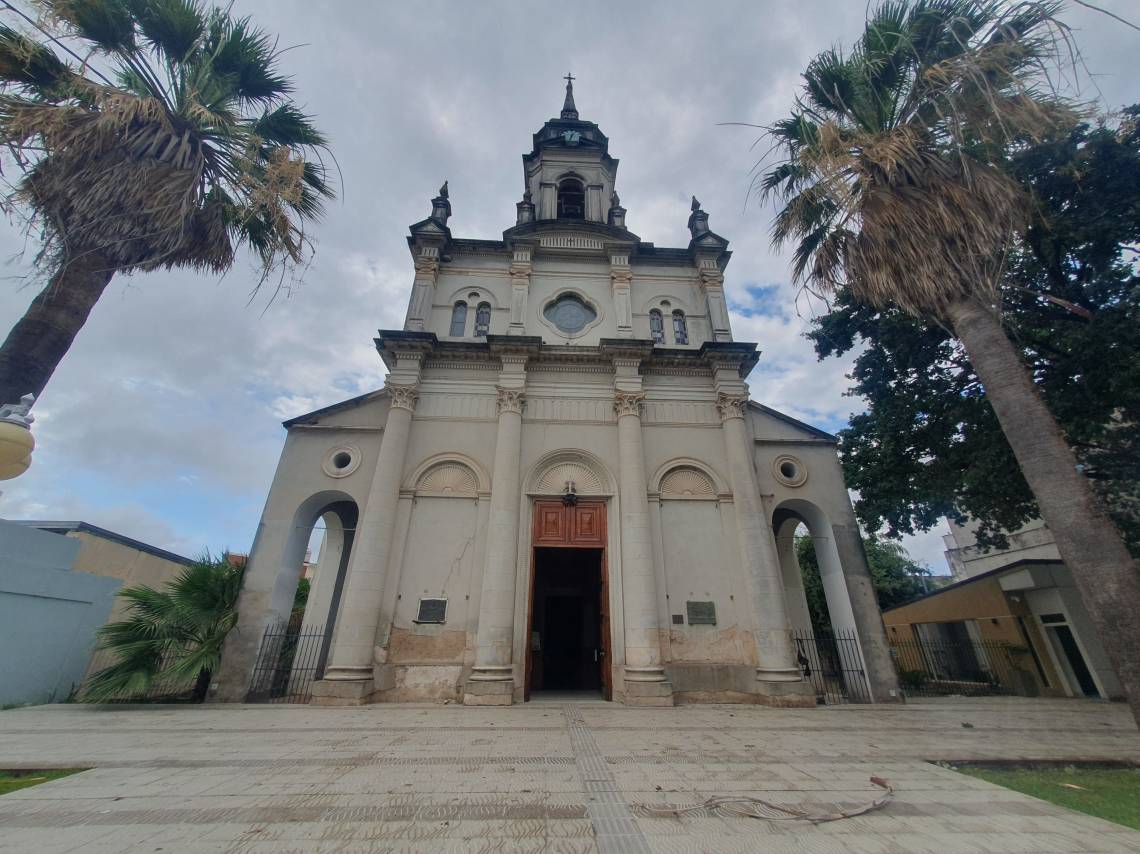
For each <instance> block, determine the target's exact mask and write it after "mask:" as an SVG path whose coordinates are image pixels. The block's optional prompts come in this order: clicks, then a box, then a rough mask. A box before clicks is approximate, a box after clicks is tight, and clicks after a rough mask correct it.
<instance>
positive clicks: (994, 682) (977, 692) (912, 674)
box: [891, 640, 1038, 697]
mask: <svg viewBox="0 0 1140 854" xmlns="http://www.w3.org/2000/svg"><path fill="white" fill-rule="evenodd" d="M1017 651H1018V648H1016V647H1011V646H1010V645H1009V644H1005V643H995V642H992V641H930V640H892V641H891V655H892V656H893V657H894V659H895V664H896V665H897V667H898V671H899V684H900V686H901V687H902V689H903V690H904V691H905V692H906V693H907V694H910V695H913V696H926V697H938V696H947V695H950V694H961V695H964V696H967V697H979V696H994V695H1001V694H1021V695H1035V694H1036V693H1038V691H1037V682H1036V679H1035V678H1034V676H1033V674H1032V673H1031V672H1029V670H1028V669H1026V668H1025V667H1023V666H1021V664H1022V663H1021V662H1019V661H1016V660H1015V653H1016V652H1017Z"/></svg>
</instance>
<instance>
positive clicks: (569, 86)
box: [562, 72, 578, 121]
mask: <svg viewBox="0 0 1140 854" xmlns="http://www.w3.org/2000/svg"><path fill="white" fill-rule="evenodd" d="M562 79H563V80H565V81H566V100H565V101H564V102H563V104H562V118H564V119H573V120H574V121H577V120H578V108H577V107H576V106H574V80H575V79H576V78H575V77H574V75H573V74H571V73H569V72H567V73H566V76H565V77H563V78H562Z"/></svg>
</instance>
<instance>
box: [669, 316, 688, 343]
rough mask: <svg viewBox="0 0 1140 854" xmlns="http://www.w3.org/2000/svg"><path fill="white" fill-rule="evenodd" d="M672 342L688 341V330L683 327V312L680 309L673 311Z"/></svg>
mask: <svg viewBox="0 0 1140 854" xmlns="http://www.w3.org/2000/svg"><path fill="white" fill-rule="evenodd" d="M673 343H674V344H688V343H689V330H688V329H687V328H686V327H685V312H683V311H681V310H680V309H677V310H676V311H674V312H673Z"/></svg>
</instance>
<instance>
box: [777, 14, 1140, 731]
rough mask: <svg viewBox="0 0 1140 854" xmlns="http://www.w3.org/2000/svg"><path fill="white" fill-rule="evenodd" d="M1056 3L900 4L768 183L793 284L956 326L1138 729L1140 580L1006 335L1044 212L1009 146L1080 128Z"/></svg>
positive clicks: (810, 89)
mask: <svg viewBox="0 0 1140 854" xmlns="http://www.w3.org/2000/svg"><path fill="white" fill-rule="evenodd" d="M1060 9H1061V4H1060V3H1058V2H1052V1H1051V0H1045V1H1044V2H1035V0H1025V2H1013V0H1010V2H1006V0H910V1H909V2H903V1H900V2H894V1H893V0H892V2H887V3H884V4H883V5H882V6H880V7H879V8H878V9H876V10H875V11H874V12H873V13H872V14H871V16H870V18H869V19H868V22H867V24H866V29H865V31H864V33H863V35H862V38H861V39H860V40H859V41H858V42H857V44H856V45H855V47H854V48H853V49H852V50H851V51H850V52H849V53H848V54H846V55H845V54H843V53H841V52H839V51H837V50H829V51H825V52H824V53H821V54H819V55H818V56H817V57H816V58H815V59H813V60H812V61H811V62H810V64H809V65H808V67H807V70H806V72H805V74H804V81H805V84H804V87H803V94H802V96H801V97H800V98H798V99H797V102H796V106H795V108H794V110H793V112H792V114H791V116H790V117H789V118H787V119H784V120H782V121H780V122H778V123H777V124H775V125H774V126H773V127H771V128H769V129H768V133H769V134H770V136H771V138H772V139H773V141H774V148H773V150H774V151H775V152H776V153H777V156H778V158H779V160H778V162H777V163H775V164H774V166H773V167H772V168H771V169H770V171H767V172H766V174H764V175H763V177H762V178H761V183H760V189H761V192H762V193H763V194H764V195H765V196H775V197H776V198H778V199H779V201H780V202H781V204H782V208H781V210H780V211H779V212H778V214H777V216H776V219H775V222H774V225H773V238H774V241H775V243H776V244H777V245H780V244H784V243H787V242H792V243H794V244H795V249H794V254H793V271H794V275H795V277H796V279H797V280H798V281H800V282H801V283H803V284H804V285H805V286H806V287H808V288H811V289H813V290H815V291H817V292H820V293H825V294H826V293H835V292H836V291H838V290H840V289H843V288H845V289H847V290H848V291H849V293H850V294H851V295H852V296H853V297H854V298H855V299H856V300H858V301H861V302H864V303H866V304H868V305H870V306H872V307H875V308H886V307H888V306H894V307H897V308H901V309H903V310H905V311H907V312H909V313H911V314H913V315H915V316H917V317H920V318H924V319H926V320H927V321H929V322H934V323H940V324H944V325H946V326H947V327H948V328H950V329H952V330H953V332H954V334H955V335H956V336H957V337H958V338H959V339H960V340H961V342H962V345H963V347H964V348H965V350H966V352H967V353H968V354H969V357H970V360H971V362H972V363H973V367H974V369H975V370H976V372H977V374H978V376H979V377H980V379H981V381H982V383H983V385H984V386H985V391H986V396H987V399H988V400H989V401H990V404H991V405H992V406H993V408H994V412H995V413H996V415H997V418H998V420H999V422H1000V424H1001V426H1002V430H1003V431H1004V433H1005V436H1006V438H1007V439H1008V441H1009V443H1010V446H1011V448H1012V449H1013V452H1014V454H1015V456H1016V457H1017V461H1018V464H1019V465H1020V466H1021V469H1022V471H1023V472H1024V474H1025V478H1026V481H1027V482H1028V483H1029V486H1030V488H1031V489H1032V490H1033V493H1034V495H1035V496H1036V499H1037V503H1038V506H1039V508H1040V511H1041V515H1042V517H1043V518H1044V519H1045V522H1046V523H1047V524H1048V526H1049V528H1050V529H1051V530H1052V532H1053V534H1054V536H1055V537H1056V541H1057V548H1058V550H1059V551H1060V553H1061V557H1062V559H1063V560H1064V561H1065V563H1066V564H1067V565H1068V567H1069V569H1070V570H1071V572H1072V574H1073V577H1074V579H1075V581H1076V584H1077V587H1078V589H1079V590H1080V593H1081V596H1082V598H1083V599H1084V602H1085V604H1086V606H1087V607H1088V610H1089V613H1090V614H1091V616H1092V619H1093V622H1094V624H1095V626H1096V628H1097V631H1098V635H1099V637H1100V639H1101V641H1102V642H1103V644H1104V646H1105V649H1106V651H1107V652H1108V655H1109V657H1110V658H1111V660H1112V663H1113V665H1114V666H1115V668H1116V672H1117V674H1118V675H1119V677H1120V681H1121V683H1122V684H1123V686H1124V689H1125V691H1126V692H1127V694H1128V698H1129V701H1130V703H1131V705H1132V712H1133V715H1134V716H1135V717H1136V719H1137V721H1138V722H1140V620H1137V618H1136V615H1137V614H1138V613H1140V577H1138V574H1137V569H1136V566H1135V565H1134V563H1133V561H1132V558H1131V556H1130V555H1129V553H1128V551H1127V549H1126V548H1125V546H1124V543H1123V542H1122V540H1121V537H1120V535H1119V533H1118V532H1117V530H1116V529H1115V528H1114V527H1113V525H1112V523H1111V521H1110V520H1109V519H1108V517H1107V516H1106V515H1105V513H1104V511H1103V510H1102V509H1101V507H1100V505H1099V504H1098V502H1097V500H1096V498H1095V497H1094V495H1093V493H1092V491H1091V490H1090V488H1089V484H1088V482H1087V480H1086V478H1085V477H1084V475H1083V474H1081V472H1080V470H1079V468H1078V465H1077V461H1076V459H1075V458H1074V456H1073V453H1072V451H1071V450H1070V448H1069V446H1068V445H1067V443H1066V441H1065V438H1064V436H1063V435H1062V433H1061V431H1060V429H1059V427H1058V425H1057V422H1056V421H1055V419H1054V418H1053V416H1052V415H1051V414H1050V412H1049V410H1048V409H1047V408H1046V407H1045V404H1044V402H1043V401H1042V398H1041V396H1040V395H1039V394H1038V392H1037V389H1036V387H1035V386H1034V382H1033V379H1032V377H1031V376H1030V375H1029V373H1028V371H1027V369H1026V366H1025V364H1024V362H1023V361H1022V359H1021V357H1020V356H1019V354H1018V352H1017V350H1016V349H1015V348H1014V347H1013V346H1012V344H1011V343H1010V341H1009V339H1008V338H1007V337H1006V334H1005V332H1004V331H1003V329H1002V322H1001V294H1000V288H999V283H1000V278H1001V272H1002V264H1003V258H1004V256H1005V253H1006V252H1007V251H1008V249H1009V248H1010V247H1011V245H1012V243H1013V241H1015V240H1016V239H1017V236H1018V233H1019V231H1020V229H1021V228H1022V227H1023V225H1024V223H1025V221H1026V219H1027V217H1028V214H1029V211H1030V210H1031V200H1030V199H1028V198H1026V197H1025V196H1024V195H1023V194H1022V192H1021V191H1020V190H1019V188H1018V185H1017V184H1016V183H1015V182H1014V181H1013V180H1012V179H1011V178H1010V177H1008V176H1007V175H1006V174H1005V172H1004V171H1003V169H1002V164H1003V157H1004V155H1005V154H1006V153H1008V152H1009V151H1010V149H1011V147H1012V146H1016V145H1019V144H1023V143H1025V142H1027V141H1033V140H1035V139H1040V138H1043V137H1045V136H1047V135H1049V134H1051V133H1054V132H1064V131H1065V130H1067V129H1068V128H1069V127H1070V126H1071V125H1072V123H1073V122H1074V121H1075V119H1076V113H1075V111H1074V109H1072V108H1071V107H1070V106H1069V105H1068V104H1067V103H1065V102H1064V101H1062V100H1061V99H1059V98H1058V97H1056V96H1054V94H1053V91H1052V89H1051V87H1050V86H1049V80H1048V69H1049V68H1050V67H1051V63H1053V64H1055V63H1057V62H1059V61H1060V58H1061V56H1062V55H1063V51H1064V50H1065V46H1066V45H1067V43H1068V42H1067V38H1068V34H1067V31H1066V30H1065V29H1064V28H1063V25H1061V24H1060V23H1059V22H1058V21H1057V19H1056V15H1057V14H1058V13H1059V11H1060Z"/></svg>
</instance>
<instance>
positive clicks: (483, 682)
mask: <svg viewBox="0 0 1140 854" xmlns="http://www.w3.org/2000/svg"><path fill="white" fill-rule="evenodd" d="M502 358H503V372H502V373H501V374H500V375H499V386H498V392H499V401H498V405H499V426H498V430H497V432H496V435H495V462H494V467H493V470H492V472H491V514H490V520H489V521H488V524H487V547H486V560H485V562H484V565H483V591H482V594H481V596H480V598H479V629H478V633H477V635H476V649H475V666H474V667H473V668H472V671H471V678H470V679H468V681H467V685H466V687H465V690H464V694H463V702H464V704H465V705H469V706H492V705H494V706H509V705H510V704H511V701H512V699H513V697H514V688H515V681H514V666H513V664H512V663H511V646H512V643H513V641H514V624H515V576H516V575H517V563H518V553H519V456H520V453H521V450H522V411H523V406H524V405H525V403H526V393H525V392H524V390H523V388H524V386H525V383H526V373H525V370H526V369H525V365H526V357H525V356H520V355H512V356H508V355H504V356H503V357H502Z"/></svg>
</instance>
